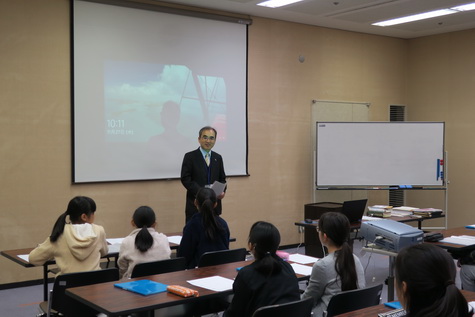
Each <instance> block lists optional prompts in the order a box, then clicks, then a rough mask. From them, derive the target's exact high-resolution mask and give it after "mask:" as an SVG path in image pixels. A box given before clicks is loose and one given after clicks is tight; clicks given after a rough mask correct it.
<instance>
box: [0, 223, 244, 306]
mask: <svg viewBox="0 0 475 317" xmlns="http://www.w3.org/2000/svg"><path fill="white" fill-rule="evenodd" d="M165 235H166V236H167V237H172V236H181V235H182V233H181V232H178V233H177V232H173V233H166V234H165ZM234 241H236V238H232V237H231V238H229V242H234ZM179 246H180V245H179V244H176V243H172V242H170V249H172V250H176V249H178V247H179ZM33 249H34V248H25V249H15V250H6V251H1V252H0V253H1V254H2V255H3V256H4V257H6V258H7V259H9V260H12V261H13V262H15V263H17V264H20V265H21V266H23V267H26V268H29V267H35V265H33V264H31V263H30V262H27V261H25V260H23V259H22V258H20V257H19V255H22V254H29V253H30V252H31V251H32V250H33ZM118 256H119V252H110V253H108V254H107V255H106V256H104V257H103V258H104V259H107V262H108V263H109V262H110V259H111V258H114V259H115V260H117V258H118ZM53 264H55V261H47V262H46V263H45V264H43V300H44V301H47V300H48V272H49V269H48V267H49V266H50V265H53Z"/></svg>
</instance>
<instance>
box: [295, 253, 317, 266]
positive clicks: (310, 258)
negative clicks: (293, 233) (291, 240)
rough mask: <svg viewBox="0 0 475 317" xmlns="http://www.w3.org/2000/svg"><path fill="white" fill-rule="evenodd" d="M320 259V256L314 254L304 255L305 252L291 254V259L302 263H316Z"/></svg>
mask: <svg viewBox="0 0 475 317" xmlns="http://www.w3.org/2000/svg"><path fill="white" fill-rule="evenodd" d="M318 260H319V258H315V257H313V256H308V255H303V254H299V253H295V254H290V255H289V261H292V262H297V263H300V264H309V263H315V262H317V261H318Z"/></svg>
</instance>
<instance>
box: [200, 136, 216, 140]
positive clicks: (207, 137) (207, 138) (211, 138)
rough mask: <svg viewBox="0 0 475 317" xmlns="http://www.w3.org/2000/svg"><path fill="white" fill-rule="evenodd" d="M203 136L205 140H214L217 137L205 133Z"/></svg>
mask: <svg viewBox="0 0 475 317" xmlns="http://www.w3.org/2000/svg"><path fill="white" fill-rule="evenodd" d="M201 138H202V139H204V140H210V141H214V140H215V137H214V136H207V135H203V136H202V137H201Z"/></svg>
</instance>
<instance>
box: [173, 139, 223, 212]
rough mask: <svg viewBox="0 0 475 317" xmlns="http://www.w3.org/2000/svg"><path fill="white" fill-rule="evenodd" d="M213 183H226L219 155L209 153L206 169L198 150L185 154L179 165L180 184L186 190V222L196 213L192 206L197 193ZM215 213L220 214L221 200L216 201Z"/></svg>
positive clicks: (221, 159)
mask: <svg viewBox="0 0 475 317" xmlns="http://www.w3.org/2000/svg"><path fill="white" fill-rule="evenodd" d="M214 181H218V182H221V183H225V182H226V173H225V172H224V164H223V158H222V157H221V155H219V154H218V153H216V152H213V151H211V158H210V164H209V167H208V166H207V165H206V162H205V160H204V158H203V154H201V151H200V149H199V148H198V149H196V150H194V151H191V152H188V153H186V154H185V156H184V157H183V163H182V165H181V183H182V184H183V186H185V188H186V207H185V214H186V221H188V220H189V219H191V217H192V216H193V215H194V214H195V213H197V212H198V210H197V209H196V207H195V204H194V201H195V197H196V194H197V193H198V191H199V190H200V189H201V188H203V187H205V186H206V185H210V184H213V182H214ZM215 211H216V213H217V214H218V215H220V214H221V211H222V207H221V200H218V205H217V206H216V208H215Z"/></svg>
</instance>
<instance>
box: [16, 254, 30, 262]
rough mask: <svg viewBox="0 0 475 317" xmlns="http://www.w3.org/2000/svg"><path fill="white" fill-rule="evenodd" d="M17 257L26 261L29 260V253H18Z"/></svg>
mask: <svg viewBox="0 0 475 317" xmlns="http://www.w3.org/2000/svg"><path fill="white" fill-rule="evenodd" d="M18 257H19V258H20V259H22V260H24V261H26V262H30V261H29V254H19V255H18Z"/></svg>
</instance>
